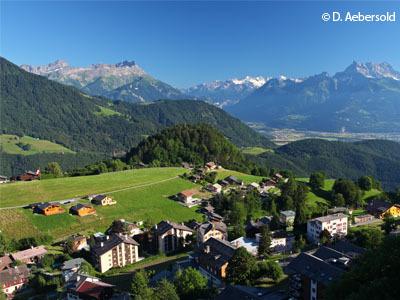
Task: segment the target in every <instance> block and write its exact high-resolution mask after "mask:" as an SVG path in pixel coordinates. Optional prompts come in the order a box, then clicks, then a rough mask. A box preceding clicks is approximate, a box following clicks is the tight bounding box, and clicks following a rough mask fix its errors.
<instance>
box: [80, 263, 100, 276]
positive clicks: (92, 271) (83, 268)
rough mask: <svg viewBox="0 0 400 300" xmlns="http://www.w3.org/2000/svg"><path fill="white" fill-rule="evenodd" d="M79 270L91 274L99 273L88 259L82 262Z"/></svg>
mask: <svg viewBox="0 0 400 300" xmlns="http://www.w3.org/2000/svg"><path fill="white" fill-rule="evenodd" d="M79 272H81V273H83V274H87V275H90V276H96V274H97V272H96V270H95V269H94V268H93V266H92V265H91V264H89V263H88V262H87V261H86V260H85V261H83V262H82V263H81V266H80V268H79Z"/></svg>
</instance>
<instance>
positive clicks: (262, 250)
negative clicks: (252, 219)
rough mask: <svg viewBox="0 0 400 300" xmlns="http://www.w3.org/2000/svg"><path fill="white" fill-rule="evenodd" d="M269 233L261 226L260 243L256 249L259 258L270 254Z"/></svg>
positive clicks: (265, 227) (266, 228)
mask: <svg viewBox="0 0 400 300" xmlns="http://www.w3.org/2000/svg"><path fill="white" fill-rule="evenodd" d="M270 247H271V232H270V231H269V228H268V226H262V227H261V232H260V241H259V244H258V248H257V254H258V256H259V257H266V256H268V255H270V254H271V248H270Z"/></svg>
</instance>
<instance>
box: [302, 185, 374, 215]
mask: <svg viewBox="0 0 400 300" xmlns="http://www.w3.org/2000/svg"><path fill="white" fill-rule="evenodd" d="M296 179H297V180H298V181H301V182H307V183H308V180H309V179H308V178H296ZM334 183H335V179H327V180H325V186H324V188H323V189H322V191H321V192H320V193H319V194H318V195H316V194H315V193H313V192H312V191H310V192H309V193H308V195H307V208H308V209H309V213H310V214H311V213H314V214H318V213H323V212H325V211H326V209H327V207H328V200H329V196H330V193H331V192H332V187H333V184H334ZM380 193H381V191H379V190H376V189H372V190H370V191H366V192H364V193H363V195H362V199H363V200H365V201H366V200H367V199H368V198H370V197H373V196H376V195H379V194H380Z"/></svg>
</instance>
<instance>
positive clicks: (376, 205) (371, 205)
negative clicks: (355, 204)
mask: <svg viewBox="0 0 400 300" xmlns="http://www.w3.org/2000/svg"><path fill="white" fill-rule="evenodd" d="M392 205H393V204H392V203H390V202H388V201H382V200H371V201H369V202H368V204H367V210H368V211H371V212H372V213H382V212H385V211H386V210H388V209H389V208H390V207H392Z"/></svg>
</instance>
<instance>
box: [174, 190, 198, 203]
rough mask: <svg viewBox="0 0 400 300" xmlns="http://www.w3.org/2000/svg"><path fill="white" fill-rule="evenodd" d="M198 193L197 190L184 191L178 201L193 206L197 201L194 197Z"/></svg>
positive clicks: (179, 195)
mask: <svg viewBox="0 0 400 300" xmlns="http://www.w3.org/2000/svg"><path fill="white" fill-rule="evenodd" d="M196 193H198V191H197V190H186V191H182V192H180V193H179V194H178V199H179V201H181V202H183V203H185V204H191V203H193V202H195V200H196V199H194V198H193V196H194V195H195V194H196Z"/></svg>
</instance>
